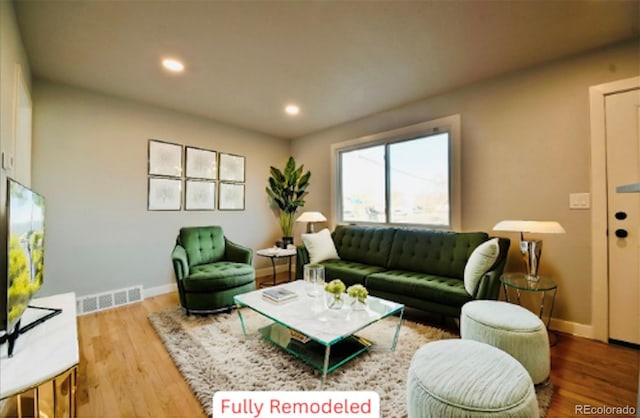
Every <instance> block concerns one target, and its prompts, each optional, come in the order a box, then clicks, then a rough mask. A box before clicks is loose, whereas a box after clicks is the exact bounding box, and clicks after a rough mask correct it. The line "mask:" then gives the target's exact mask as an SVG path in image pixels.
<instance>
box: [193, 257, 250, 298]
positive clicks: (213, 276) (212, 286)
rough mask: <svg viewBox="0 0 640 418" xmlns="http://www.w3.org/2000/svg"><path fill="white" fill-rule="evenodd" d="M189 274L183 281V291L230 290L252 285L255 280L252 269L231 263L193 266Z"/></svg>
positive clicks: (222, 262)
mask: <svg viewBox="0 0 640 418" xmlns="http://www.w3.org/2000/svg"><path fill="white" fill-rule="evenodd" d="M190 273H191V274H189V276H188V277H187V278H186V279H184V280H183V286H184V288H185V290H187V291H190V292H209V291H212V290H223V289H230V288H234V287H238V286H242V285H245V284H248V283H253V281H254V278H255V272H254V270H253V267H251V266H250V265H248V264H242V263H233V262H231V261H220V262H218V263H211V264H202V265H199V266H194V267H193V268H191V271H190Z"/></svg>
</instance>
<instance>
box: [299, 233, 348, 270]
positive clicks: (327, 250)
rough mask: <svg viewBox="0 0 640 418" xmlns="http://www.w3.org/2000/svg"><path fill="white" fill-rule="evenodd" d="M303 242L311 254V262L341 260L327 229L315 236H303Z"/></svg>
mask: <svg viewBox="0 0 640 418" xmlns="http://www.w3.org/2000/svg"><path fill="white" fill-rule="evenodd" d="M301 238H302V242H304V246H305V247H306V248H307V251H308V252H309V262H310V263H311V264H315V263H319V262H321V261H325V260H336V259H337V260H339V259H340V257H338V251H337V250H336V246H335V244H334V243H333V240H332V239H331V233H330V232H329V230H328V229H327V228H325V229H323V230H322V231H320V232H316V233H315V234H302V235H301Z"/></svg>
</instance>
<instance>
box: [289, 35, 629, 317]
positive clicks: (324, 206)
mask: <svg viewBox="0 0 640 418" xmlns="http://www.w3.org/2000/svg"><path fill="white" fill-rule="evenodd" d="M639 47H640V44H639V42H638V41H635V42H632V43H625V44H622V45H618V46H615V47H612V48H609V49H605V50H601V51H597V52H593V53H590V54H585V55H582V56H578V57H574V58H571V59H566V60H562V61H560V62H556V63H553V64H551V65H546V66H542V67H539V68H535V69H531V70H528V71H524V72H521V73H518V74H514V75H508V76H504V77H499V78H496V79H493V80H491V81H488V82H484V83H479V84H474V85H472V86H470V87H467V88H463V89H460V90H457V91H453V92H450V93H448V94H444V95H441V96H438V97H433V98H429V99H425V100H422V101H419V102H417V103H413V104H410V105H407V106H403V107H400V108H397V109H393V110H390V111H387V112H383V113H380V114H377V115H372V116H370V117H366V118H363V119H360V120H356V121H353V122H350V123H346V124H344V125H341V126H338V127H335V128H332V129H329V130H327V131H324V132H320V133H317V134H314V135H310V136H308V137H304V138H299V139H297V140H295V141H294V143H293V147H292V154H293V155H294V157H295V158H297V159H298V160H300V161H303V162H304V163H305V165H306V167H307V168H308V169H310V170H311V172H312V173H313V180H314V181H313V186H312V188H311V193H310V195H309V197H308V199H307V201H308V207H309V208H313V209H314V210H319V211H322V212H323V213H325V214H326V215H328V216H330V214H331V213H330V210H331V208H330V199H329V198H330V196H331V185H330V178H331V173H330V167H331V155H330V145H331V144H333V143H336V142H342V141H345V140H349V139H353V138H359V137H362V136H365V135H370V134H374V133H377V132H382V131H386V130H390V129H394V128H399V127H402V126H408V125H411V124H415V123H418V122H423V121H428V120H432V119H435V118H439V117H442V116H447V115H452V114H457V113H459V114H461V118H462V225H463V229H464V230H467V231H468V230H483V231H491V228H492V227H493V225H495V224H496V223H497V222H498V221H500V220H503V219H539V220H557V221H559V222H560V223H561V224H562V225H563V226H564V227H565V229H566V231H567V234H566V235H556V236H550V235H545V236H540V237H539V238H542V239H543V241H544V251H543V257H542V265H541V273H542V274H549V275H552V276H553V277H555V278H556V279H557V281H558V283H559V292H558V299H557V303H556V308H555V310H554V317H556V318H560V319H563V320H566V321H572V322H576V323H579V324H590V323H591V267H590V266H591V261H590V257H591V243H590V241H591V237H590V231H591V229H590V211H589V210H570V209H569V206H568V202H569V194H570V193H575V192H589V191H590V184H589V183H590V182H589V178H590V165H589V161H590V140H589V95H588V88H589V86H591V85H595V84H600V83H604V82H607V81H611V80H617V79H623V78H627V77H631V76H635V75H638V74H640V60H639V58H640V57H639V55H638V51H639V50H640V49H639ZM496 235H502V236H507V237H509V238H511V239H512V246H511V252H510V262H509V265H508V266H507V270H508V271H522V270H523V263H522V260H521V258H520V255H519V253H518V251H517V243H518V240H519V238H518V236H517V234H515V233H514V234H510V233H506V234H505V233H500V234H496Z"/></svg>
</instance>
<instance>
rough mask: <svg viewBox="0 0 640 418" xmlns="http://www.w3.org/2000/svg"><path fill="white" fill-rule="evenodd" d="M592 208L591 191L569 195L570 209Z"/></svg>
mask: <svg viewBox="0 0 640 418" xmlns="http://www.w3.org/2000/svg"><path fill="white" fill-rule="evenodd" d="M589 208H591V193H571V194H570V195H569V209H589Z"/></svg>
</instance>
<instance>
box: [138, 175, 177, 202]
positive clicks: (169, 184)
mask: <svg viewBox="0 0 640 418" xmlns="http://www.w3.org/2000/svg"><path fill="white" fill-rule="evenodd" d="M181 206H182V180H180V179H168V178H160V177H149V194H148V197H147V209H148V210H180V209H181Z"/></svg>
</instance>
